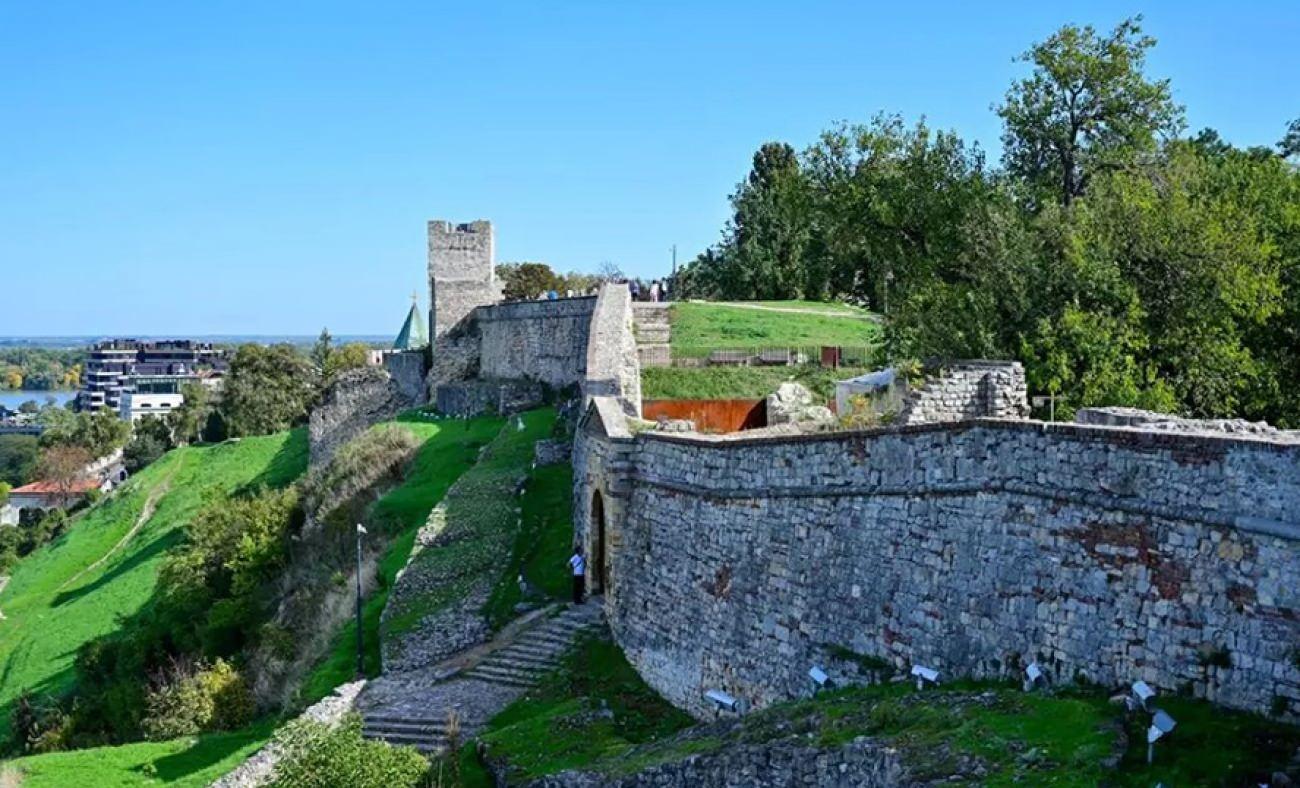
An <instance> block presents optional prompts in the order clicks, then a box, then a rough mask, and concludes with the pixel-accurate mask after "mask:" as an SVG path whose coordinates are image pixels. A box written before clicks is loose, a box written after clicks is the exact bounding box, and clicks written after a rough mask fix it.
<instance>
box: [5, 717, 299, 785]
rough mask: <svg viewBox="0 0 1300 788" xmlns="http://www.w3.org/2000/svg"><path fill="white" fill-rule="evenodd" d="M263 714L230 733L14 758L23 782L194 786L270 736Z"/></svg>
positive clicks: (269, 723) (225, 769) (220, 772)
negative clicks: (260, 719) (253, 721)
mask: <svg viewBox="0 0 1300 788" xmlns="http://www.w3.org/2000/svg"><path fill="white" fill-rule="evenodd" d="M273 727H274V722H272V721H270V720H265V721H262V722H260V723H257V724H255V725H252V726H250V727H247V728H244V729H242V730H238V731H232V732H229V733H210V734H206V735H203V736H191V737H186V738H183V739H173V740H172V741H160V742H139V743H137V744H124V745H122V746H120V747H94V748H91V749H86V750H74V751H72V752H54V753H48V754H45V755H30V756H27V757H25V758H18V759H16V760H14V761H11V762H10V763H9V764H8V765H10V766H12V767H14V768H16V769H19V770H21V771H22V773H23V782H22V785H23V788H67V786H128V785H129V786H140V785H170V786H173V788H199V786H204V785H207V784H208V783H210V782H211V781H212V780H214V779H216V778H217V777H220V776H221V775H223V774H225V773H226V772H228V771H230V770H231V769H233V768H234V767H235V766H237V765H239V763H241V762H242V761H243V760H244V759H245V758H247V757H248V756H250V755H252V754H253V753H254V752H255V751H257V750H258V749H259V748H260V747H261V746H262V745H263V744H265V743H266V740H267V739H269V738H270V736H271V731H272V728H273Z"/></svg>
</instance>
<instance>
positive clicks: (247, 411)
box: [221, 344, 319, 436]
mask: <svg viewBox="0 0 1300 788" xmlns="http://www.w3.org/2000/svg"><path fill="white" fill-rule="evenodd" d="M318 386H319V375H317V374H316V372H315V370H314V369H312V366H311V362H310V361H309V360H308V359H306V358H304V357H303V356H302V355H301V354H299V353H298V351H297V350H296V349H295V348H294V347H293V346H292V345H287V344H286V345H272V346H270V347H263V346H261V345H254V344H246V345H240V347H239V349H238V350H236V351H235V355H234V357H233V358H231V360H230V371H229V372H228V373H227V374H226V379H225V384H224V390H223V393H222V399H221V410H222V414H223V415H224V417H225V421H226V425H227V427H228V428H229V431H230V434H231V435H234V436H242V435H265V434H267V433H271V432H278V431H280V430H285V429H288V428H290V427H292V426H294V425H295V424H299V423H301V422H302V421H303V420H304V419H306V418H307V411H308V409H309V408H310V407H311V404H312V403H313V402H314V401H315V400H316V397H317V391H318Z"/></svg>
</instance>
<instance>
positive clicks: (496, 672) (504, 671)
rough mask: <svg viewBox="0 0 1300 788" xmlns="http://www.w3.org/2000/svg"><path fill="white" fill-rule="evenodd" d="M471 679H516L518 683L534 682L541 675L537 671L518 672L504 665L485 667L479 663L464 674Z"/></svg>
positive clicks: (485, 665)
mask: <svg viewBox="0 0 1300 788" xmlns="http://www.w3.org/2000/svg"><path fill="white" fill-rule="evenodd" d="M466 675H468V676H473V677H483V676H492V677H501V678H507V679H518V680H519V681H529V682H531V681H536V680H537V678H538V677H539V676H541V675H542V671H539V670H519V669H516V668H511V667H506V666H504V665H487V664H484V663H479V664H478V665H475V666H474V667H473V668H471V669H470V670H469V672H468V673H467V674H466Z"/></svg>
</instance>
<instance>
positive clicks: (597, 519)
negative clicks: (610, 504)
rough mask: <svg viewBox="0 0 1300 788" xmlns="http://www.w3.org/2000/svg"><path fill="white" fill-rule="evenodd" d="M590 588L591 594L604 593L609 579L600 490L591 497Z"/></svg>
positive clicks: (603, 500) (603, 502) (603, 511)
mask: <svg viewBox="0 0 1300 788" xmlns="http://www.w3.org/2000/svg"><path fill="white" fill-rule="evenodd" d="M591 528H592V531H591V558H590V562H591V588H590V589H589V590H590V592H591V593H593V594H603V593H605V582H606V579H607V578H608V577H609V570H608V567H607V565H606V556H607V553H606V548H605V499H604V498H603V497H602V496H601V494H600V490H597V491H596V492H594V493H592V495H591Z"/></svg>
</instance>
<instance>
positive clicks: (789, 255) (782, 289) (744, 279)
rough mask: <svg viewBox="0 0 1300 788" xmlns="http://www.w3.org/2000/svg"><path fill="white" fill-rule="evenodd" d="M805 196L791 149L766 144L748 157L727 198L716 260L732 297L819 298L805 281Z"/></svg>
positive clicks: (815, 285)
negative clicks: (724, 233)
mask: <svg viewBox="0 0 1300 788" xmlns="http://www.w3.org/2000/svg"><path fill="white" fill-rule="evenodd" d="M809 196H810V195H809V191H808V183H807V180H806V179H805V178H804V175H803V171H802V169H801V168H800V165H799V159H798V157H797V156H796V155H795V152H794V148H792V147H790V146H789V145H787V144H785V143H784V142H768V143H764V144H763V145H762V147H760V148H759V149H758V151H757V152H755V153H754V160H753V165H752V167H751V168H750V171H749V175H748V177H746V179H745V180H744V181H743V182H742V183H741V184H740V185H739V186H738V187H737V188H736V191H735V193H734V194H732V196H731V206H732V210H733V215H732V219H731V227H730V228H729V231H728V235H729V237H728V238H727V240H726V242H725V243H724V246H723V249H722V254H723V256H724V260H725V261H726V272H725V273H724V274H723V276H725V277H726V278H727V279H728V280H729V281H730V283H731V284H730V287H731V291H732V293H733V296H732V297H739V298H761V299H780V298H798V297H799V296H800V295H802V294H804V293H805V291H816V292H808V293H807V295H808V296H809V297H811V298H818V297H821V295H822V294H823V292H824V290H825V283H824V282H822V281H809V277H807V276H806V275H805V272H806V258H807V248H808V240H809V235H810V229H811V228H810V223H809V213H808V211H809Z"/></svg>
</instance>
